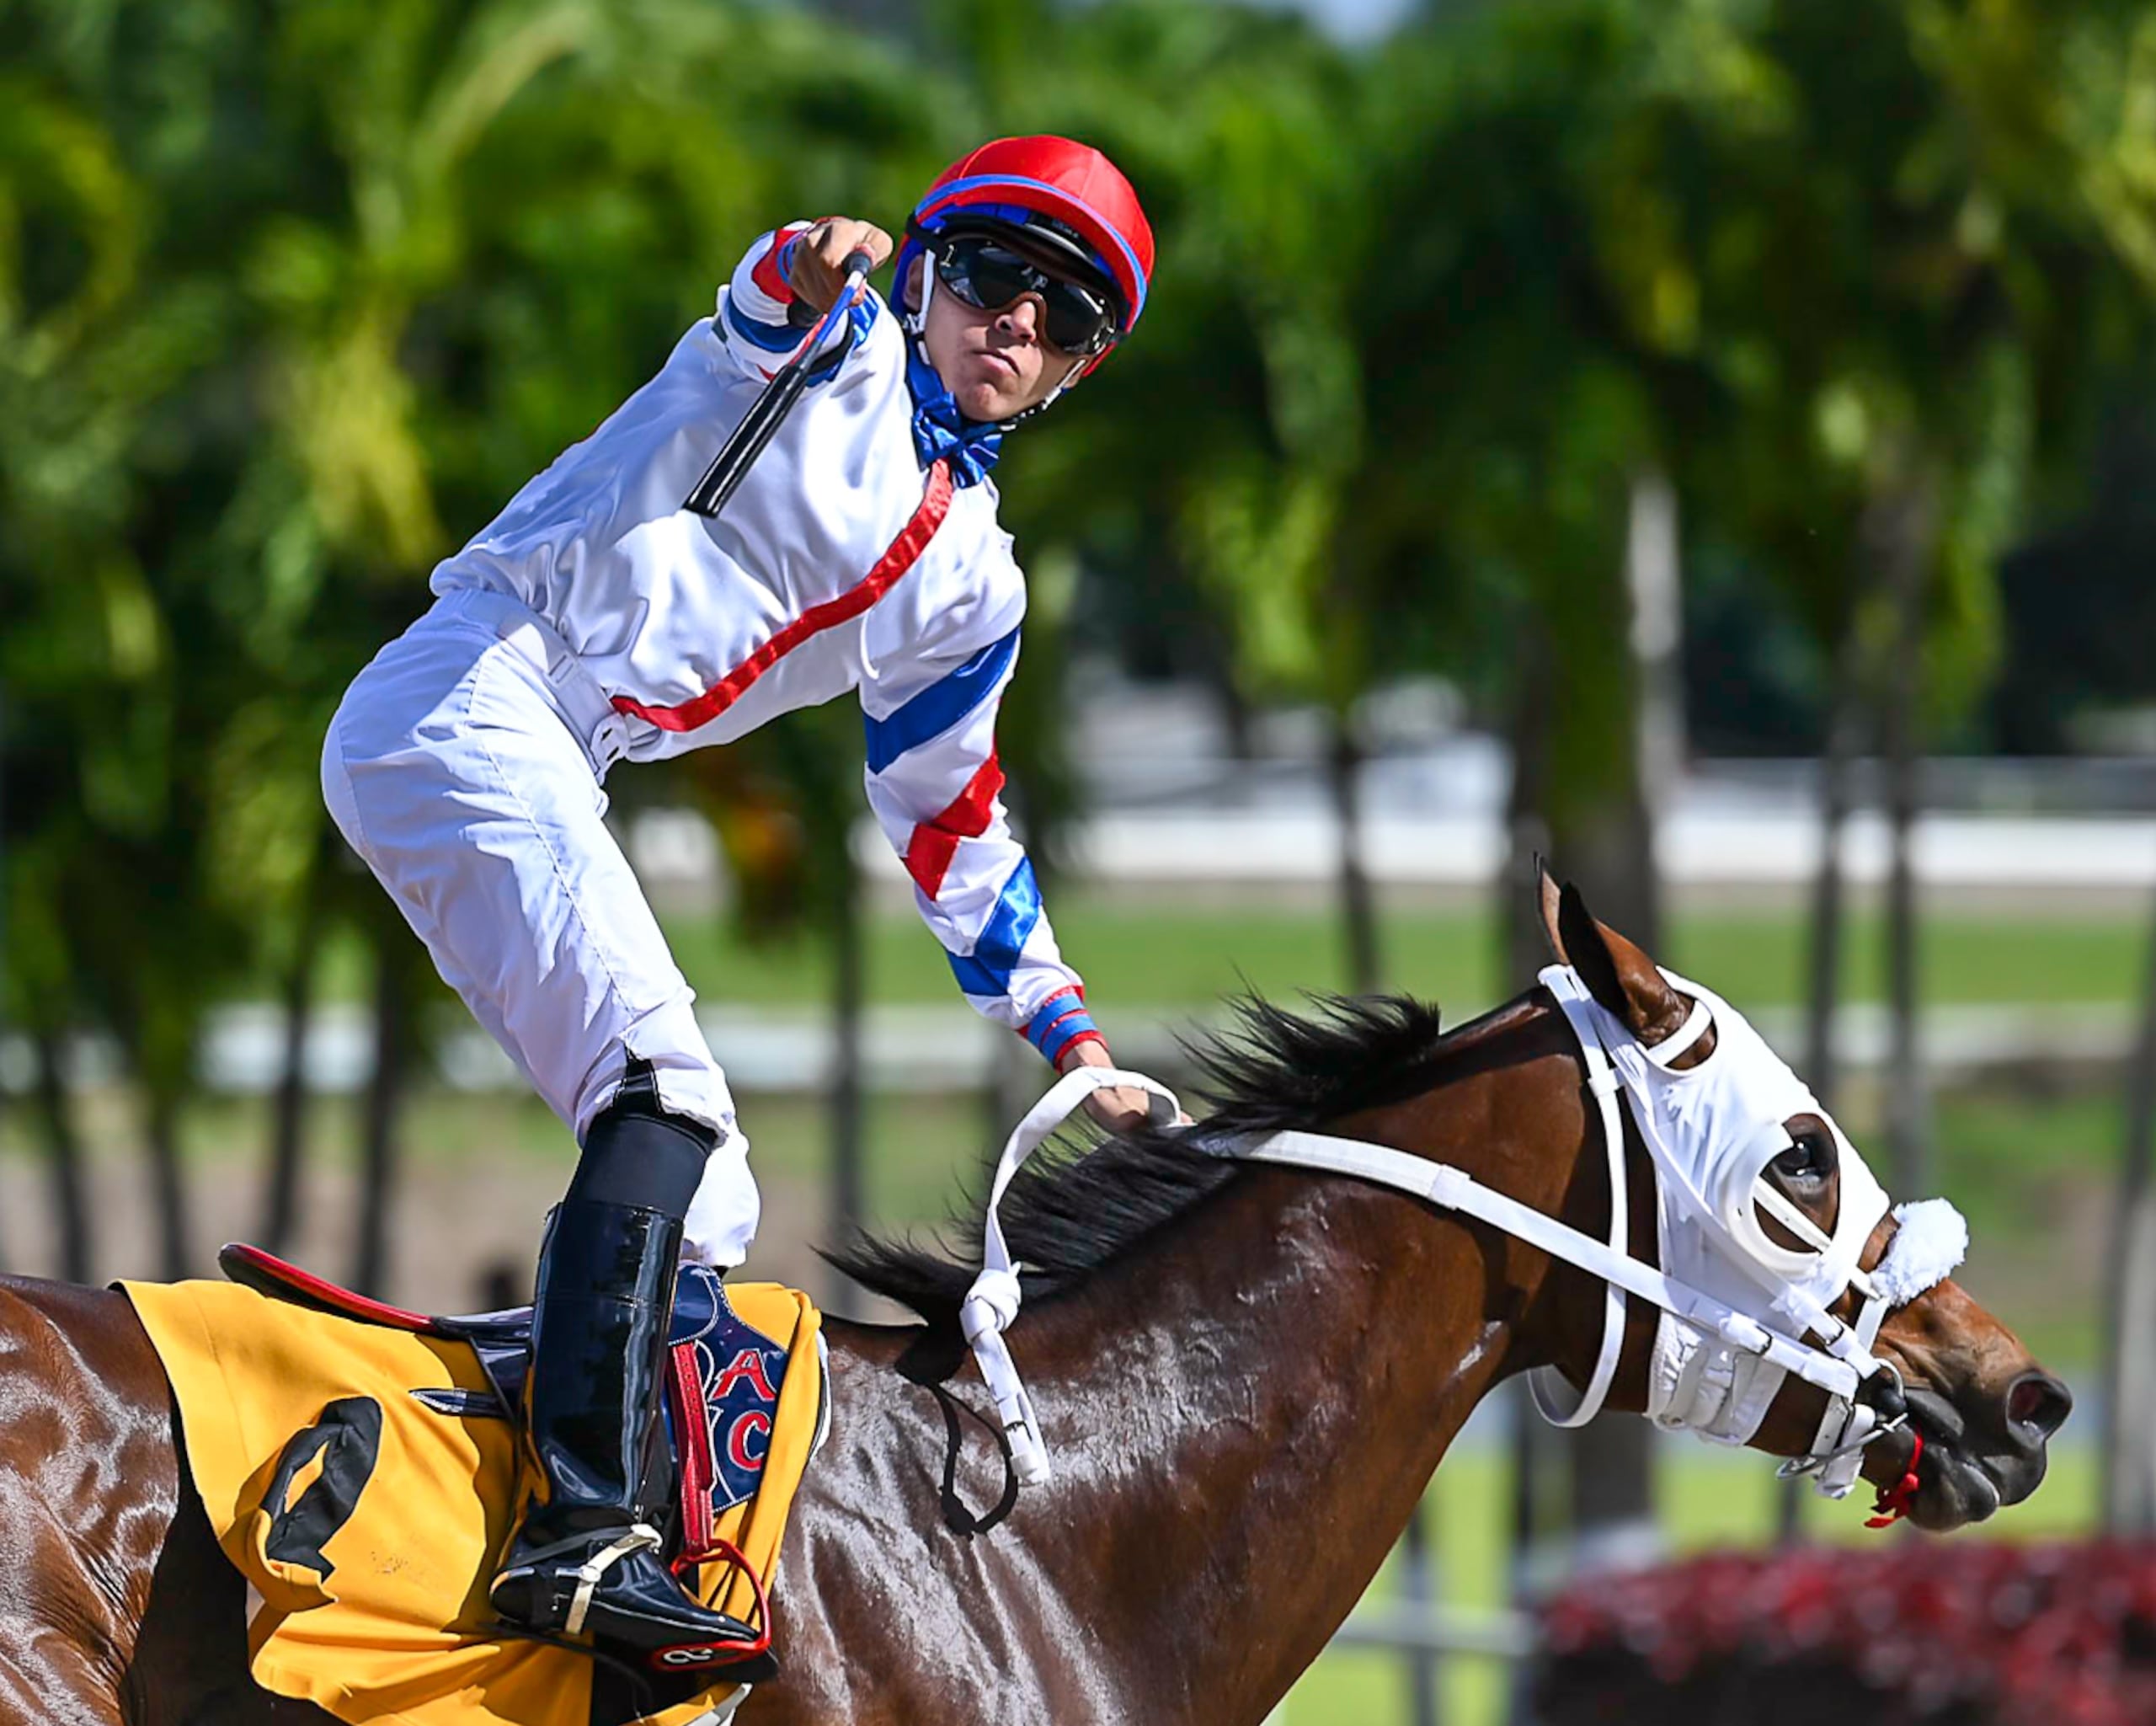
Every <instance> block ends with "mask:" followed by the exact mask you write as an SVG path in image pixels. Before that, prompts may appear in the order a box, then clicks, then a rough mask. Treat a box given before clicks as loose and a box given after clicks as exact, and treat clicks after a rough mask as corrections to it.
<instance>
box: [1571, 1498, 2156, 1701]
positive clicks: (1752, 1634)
mask: <svg viewBox="0 0 2156 1726" xmlns="http://www.w3.org/2000/svg"><path fill="white" fill-rule="evenodd" d="M1543 1630H1544V1634H1545V1640H1546V1654H1545V1658H1544V1660H1543V1663H1542V1668H1541V1670H1540V1674H1539V1675H1538V1681H1537V1702H1538V1708H1539V1718H1540V1719H1541V1720H1543V1721H1544V1722H1545V1723H1546V1726H1601V1723H1605V1722H1617V1721H1633V1720H1646V1721H1652V1720H1660V1719H1663V1718H1668V1719H1673V1720H1675V1719H1682V1720H1684V1722H1685V1723H1686V1726H1716V1723H1718V1722H1720V1721H1721V1720H1722V1719H1724V1718H1726V1719H1728V1720H1730V1721H1732V1722H1737V1721H1741V1722H1742V1723H1744V1726H1777V1723H1779V1722H1780V1720H1781V1719H1782V1718H1788V1719H1790V1721H1793V1722H1794V1721H1797V1720H1803V1721H1805V1722H1807V1723H1809V1726H1817V1723H1819V1721H1820V1720H1821V1718H1822V1714H1821V1710H1822V1709H1825V1708H1833V1707H1854V1706H1870V1707H1876V1706H1878V1705H1879V1704H1880V1703H1881V1702H1887V1703H1888V1704H1890V1705H1891V1706H1893V1707H1897V1709H1898V1710H1899V1711H1900V1712H1901V1713H1903V1714H1904V1715H1905V1716H1908V1717H1911V1718H1915V1719H1917V1720H1921V1721H1924V1722H1925V1723H1926V1726H2156V1547H2149V1546H2139V1545H2133V1546H2130V1545H2126V1544H2123V1543H2116V1542H2114V1543H2105V1544H2091V1545H2084V1546H2031V1547H2023V1546H1998V1545H1988V1544H1983V1543H1979V1542H1972V1541H1967V1540H1951V1541H1921V1542H1915V1541H1913V1542H1908V1543H1906V1544H1903V1545H1899V1546H1897V1547H1896V1548H1895V1549H1894V1550H1893V1551H1892V1552H1883V1553H1879V1552H1873V1553H1860V1552H1853V1551H1849V1550H1846V1549H1844V1550H1836V1549H1833V1548H1824V1547H1812V1548H1806V1549H1805V1550H1802V1551H1800V1552H1793V1553H1789V1554H1785V1555H1777V1556H1770V1557H1764V1558H1759V1557H1737V1556H1718V1557H1713V1558H1699V1559H1694V1560H1693V1561H1691V1562H1689V1563H1683V1564H1675V1565H1672V1566H1669V1567H1668V1568H1664V1569H1660V1570H1652V1571H1646V1572H1641V1573H1639V1574H1631V1575H1625V1576H1606V1575H1605V1576H1601V1577H1597V1578H1595V1579H1593V1580H1592V1581H1591V1582H1588V1583H1583V1584H1581V1585H1579V1586H1577V1587H1576V1588H1573V1589H1572V1590H1567V1591H1566V1592H1565V1593H1563V1594H1561V1595H1558V1596H1556V1598H1555V1599H1554V1600H1551V1601H1550V1602H1549V1604H1548V1605H1547V1606H1546V1607H1545V1609H1544V1613H1543ZM1680 1710H1681V1712H1680ZM1828 1718H1829V1719H1831V1718H1832V1717H1831V1716H1828Z"/></svg>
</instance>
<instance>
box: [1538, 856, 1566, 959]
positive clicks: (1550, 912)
mask: <svg viewBox="0 0 2156 1726" xmlns="http://www.w3.org/2000/svg"><path fill="white" fill-rule="evenodd" d="M1534 897H1535V905H1536V907H1537V909H1539V910H1540V911H1541V913H1542V938H1543V939H1544V940H1545V941H1547V942H1548V943H1550V957H1551V958H1552V959H1556V961H1557V963H1558V964H1559V965H1570V964H1571V963H1572V960H1571V959H1567V958H1566V956H1565V932H1564V931H1563V929H1562V928H1561V927H1559V924H1558V910H1559V905H1560V901H1561V899H1562V897H1563V894H1562V890H1561V889H1560V888H1559V887H1558V885H1557V878H1556V876H1555V875H1553V874H1550V865H1549V863H1547V862H1545V860H1544V859H1543V858H1542V856H1541V855H1540V853H1539V852H1538V853H1537V854H1536V856H1535V859H1534Z"/></svg>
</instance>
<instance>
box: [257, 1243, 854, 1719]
mask: <svg viewBox="0 0 2156 1726" xmlns="http://www.w3.org/2000/svg"><path fill="white" fill-rule="evenodd" d="M217 1264H218V1266H219V1268H220V1269H222V1270H223V1272H224V1274H225V1275H226V1276H227V1279H229V1280H231V1281H232V1282H235V1283H237V1284H239V1285H242V1286H243V1287H245V1288H248V1289H252V1290H253V1291H254V1292H255V1293H257V1294H259V1295H263V1296H267V1297H269V1298H270V1299H272V1300H276V1301H286V1302H289V1303H291V1304H292V1305H295V1306H299V1307H306V1308H307V1309H309V1310H311V1311H313V1312H323V1313H328V1314H330V1315H333V1316H334V1317H340V1318H347V1319H351V1320H355V1321H356V1322H358V1323H362V1324H371V1325H380V1326H383V1327H386V1328H389V1329H392V1330H401V1331H407V1332H410V1333H414V1334H415V1335H419V1336H424V1337H434V1338H439V1339H444V1340H446V1341H451V1342H456V1343H462V1344H464V1345H465V1346H466V1347H467V1348H469V1349H471V1350H472V1355H474V1357H475V1358H476V1359H477V1360H478V1364H479V1367H480V1371H482V1373H483V1375H484V1376H485V1378H486V1381H487V1383H488V1385H489V1386H490V1387H491V1388H492V1394H491V1396H490V1395H488V1394H487V1393H485V1392H474V1391H466V1390H455V1389H438V1388H429V1389H425V1390H420V1391H414V1392H413V1395H414V1397H417V1398H418V1399H419V1401H420V1402H421V1403H423V1404H424V1405H425V1406H426V1407H428V1408H432V1409H434V1410H435V1412H436V1413H442V1414H449V1415H456V1416H461V1417H464V1418H467V1419H499V1420H503V1421H505V1422H507V1423H508V1424H510V1426H511V1427H512V1428H513V1429H514V1428H519V1427H520V1424H521V1421H522V1411H523V1408H524V1381H525V1379H526V1376H527V1374H528V1373H529V1372H530V1371H531V1308H530V1307H511V1308H508V1309H505V1310H504V1311H502V1312H477V1313H466V1314H460V1315H451V1316H442V1315H433V1314H428V1313H424V1312H414V1311H412V1310H410V1309H409V1308H407V1307H396V1306H392V1305H390V1304H389V1303H387V1302H386V1301H377V1300H375V1299H373V1298H371V1296H366V1295H362V1294H360V1293H358V1292H356V1291H355V1290H351V1289H347V1288H344V1287H341V1286H339V1285H337V1284H335V1283H333V1282H330V1281H328V1280H327V1279H325V1278H323V1277H319V1276H317V1275H315V1274H313V1273H312V1271H308V1270H305V1269H302V1268H301V1267H300V1266H298V1265H296V1264H289V1263H287V1262H286V1260H284V1259H282V1258H278V1257H277V1256H276V1255H275V1253H267V1252H264V1250H263V1249H262V1248H259V1247H252V1246H248V1245H245V1244H242V1243H234V1244H232V1245H228V1246H226V1247H224V1248H221V1250H220V1251H219V1253H218V1254H217ZM668 1341H669V1347H668V1353H667V1372H666V1396H665V1400H664V1415H665V1426H666V1434H667V1441H668V1444H669V1445H670V1449H671V1451H672V1455H673V1474H674V1483H675V1490H674V1492H673V1493H672V1494H671V1495H670V1497H671V1502H672V1504H673V1506H674V1511H675V1514H674V1515H673V1517H672V1518H671V1519H670V1526H668V1527H666V1528H664V1529H662V1530H661V1531H660V1532H661V1533H662V1534H663V1535H664V1536H665V1538H666V1542H667V1544H666V1549H665V1556H666V1558H667V1559H668V1561H669V1562H670V1563H671V1564H672V1565H673V1566H674V1567H675V1568H676V1569H677V1570H679V1569H683V1568H686V1567H688V1566H690V1565H692V1564H704V1563H714V1562H715V1563H724V1564H727V1565H728V1566H729V1567H730V1568H733V1569H734V1570H735V1572H736V1573H737V1574H739V1575H741V1576H742V1577H744V1579H746V1580H747V1582H748V1584H749V1586H750V1590H751V1591H752V1592H753V1594H754V1596H755V1621H754V1622H755V1628H756V1629H757V1631H758V1632H759V1643H758V1645H757V1646H756V1647H755V1648H754V1649H750V1650H749V1651H748V1652H747V1653H746V1654H745V1656H744V1658H743V1659H739V1660H735V1661H731V1662H729V1663H728V1666H727V1674H728V1677H729V1678H735V1679H738V1680H739V1681H744V1682H747V1681H753V1680H755V1679H756V1678H758V1677H760V1676H761V1675H763V1674H762V1673H761V1672H760V1671H759V1670H756V1669H758V1668H762V1667H771V1666H772V1662H771V1657H770V1655H769V1654H768V1652H767V1650H768V1647H769V1641H770V1624H771V1612H770V1604H769V1601H768V1600H767V1599H766V1595H765V1592H764V1588H763V1584H762V1580H761V1579H760V1577H759V1576H758V1575H757V1574H756V1571H755V1567H753V1566H752V1565H750V1564H749V1563H747V1562H746V1561H745V1560H744V1558H742V1556H741V1554H740V1552H739V1551H738V1550H737V1549H736V1548H734V1547H733V1546H732V1545H731V1544H730V1543H729V1542H727V1541H725V1540H723V1539H722V1538H721V1537H720V1536H718V1532H717V1525H718V1519H719V1517H720V1515H722V1514H723V1512H725V1511H726V1510H728V1509H730V1508H731V1507H732V1506H734V1505H736V1504H741V1503H743V1502H744V1501H745V1500H747V1499H750V1498H752V1497H754V1496H755V1492H756V1490H757V1488H758V1487H759V1486H760V1484H761V1482H762V1475H763V1467H764V1461H765V1458H766V1455H767V1454H768V1445H769V1441H770V1438H771V1431H772V1427H773V1422H774V1421H775V1420H776V1415H777V1408H778V1399H779V1392H780V1390H781V1388H782V1386H783V1384H784V1382H785V1379H786V1373H787V1366H788V1365H789V1358H790V1357H789V1355H788V1352H787V1349H785V1348H783V1347H782V1346H781V1345H779V1344H776V1343H775V1342H774V1341H773V1340H772V1339H771V1338H769V1337H767V1336H766V1335H764V1334H763V1333H761V1332H760V1331H758V1330H756V1329H755V1328H753V1327H751V1326H750V1324H748V1323H746V1322H745V1321H744V1320H743V1319H742V1318H741V1317H739V1314H737V1313H736V1312H734V1307H733V1305H732V1303H731V1302H730V1301H729V1300H728V1296H727V1290H726V1285H725V1283H724V1281H723V1279H722V1278H721V1277H720V1275H719V1274H718V1272H716V1271H713V1270H712V1269H708V1268H707V1267H706V1266H704V1265H701V1264H687V1265H684V1266H683V1267H682V1268H681V1269H680V1274H679V1276H678V1278H677V1280H676V1281H675V1297H674V1316H673V1323H672V1325H671V1328H670V1335H669V1339H668ZM809 1370H811V1371H817V1372H818V1375H819V1390H820V1392H821V1394H819V1402H818V1405H817V1413H816V1425H815V1435H814V1439H813V1440H812V1442H811V1449H810V1454H811V1455H812V1456H813V1455H814V1451H816V1450H818V1449H820V1448H821V1447H822V1445H823V1441H824V1438H825V1433H826V1431H827V1430H828V1429H829V1426H830V1403H829V1395H828V1387H827V1386H821V1385H820V1379H821V1372H820V1362H815V1363H811V1366H810V1369H809ZM563 1646H564V1647H570V1648H575V1649H579V1651H580V1652H581V1651H584V1650H583V1649H582V1648H581V1645H580V1644H575V1643H563ZM773 1670H775V1667H774V1668H773Z"/></svg>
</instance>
